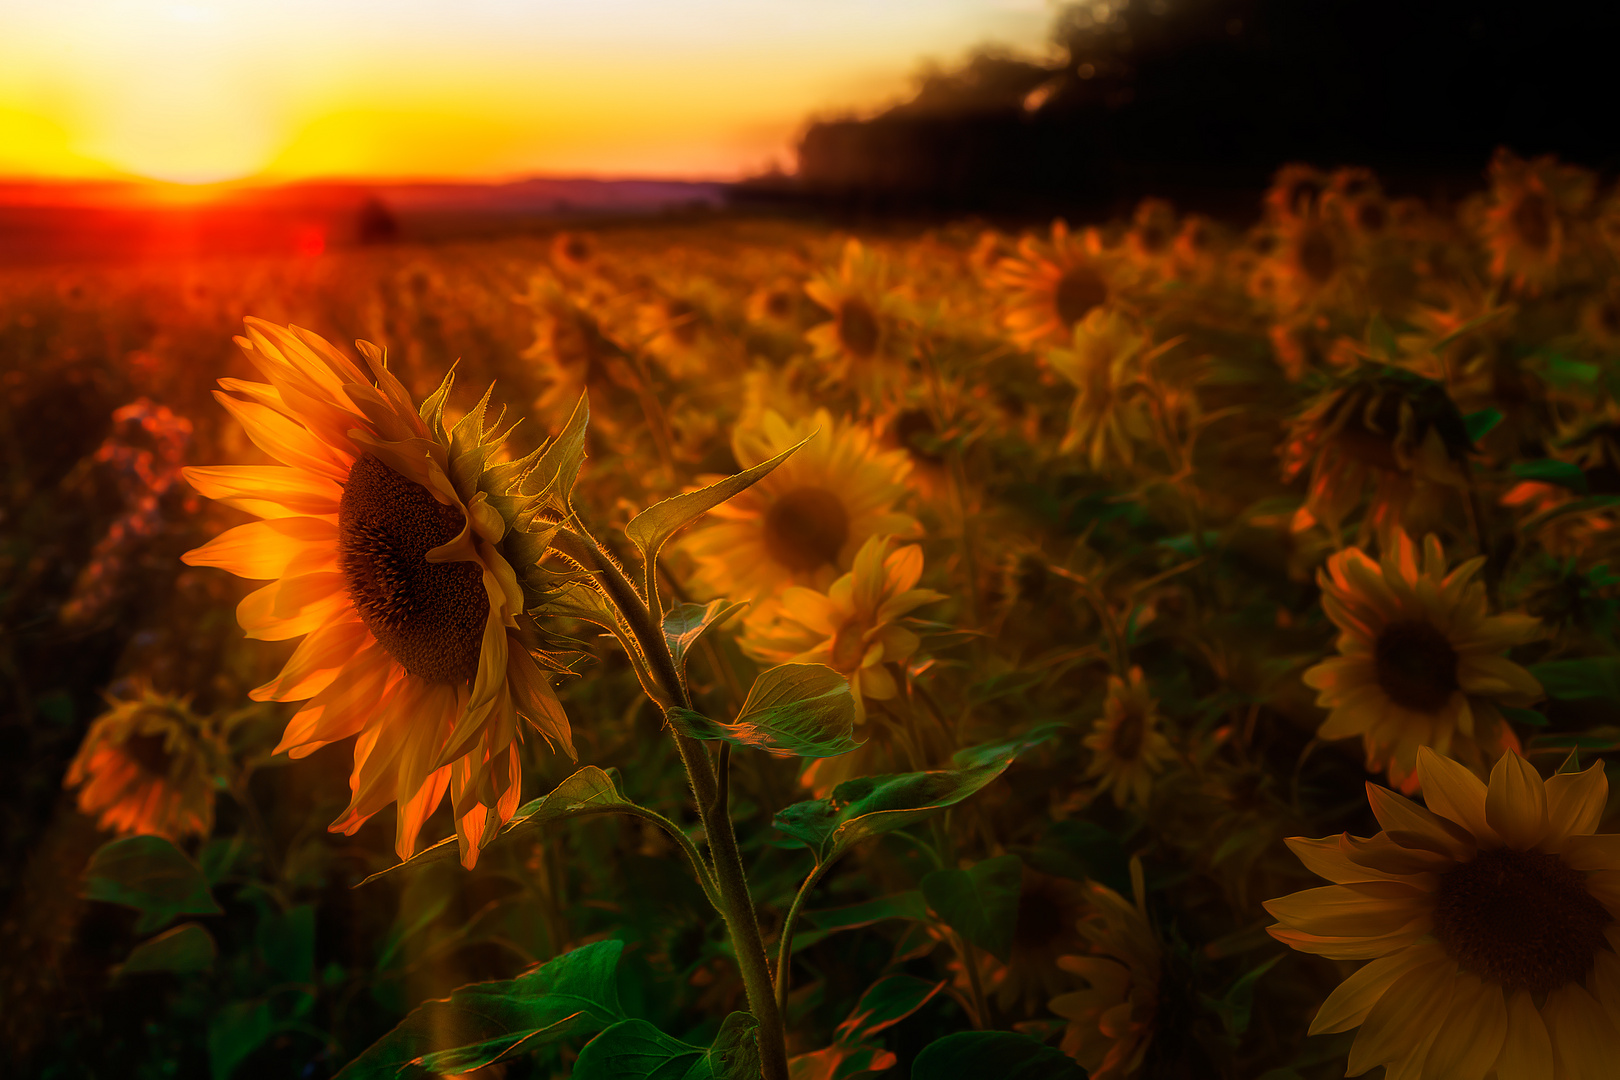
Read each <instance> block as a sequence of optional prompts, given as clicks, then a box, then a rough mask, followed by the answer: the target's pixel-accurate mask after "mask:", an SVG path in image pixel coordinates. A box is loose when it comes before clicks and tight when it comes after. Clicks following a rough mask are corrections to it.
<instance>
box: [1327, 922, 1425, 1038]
mask: <svg viewBox="0 0 1620 1080" xmlns="http://www.w3.org/2000/svg"><path fill="white" fill-rule="evenodd" d="M1444 955H1445V954H1444V953H1443V952H1441V950H1440V946H1439V945H1436V944H1433V943H1427V944H1418V945H1414V946H1412V947H1411V948H1409V949H1402V950H1401V951H1400V952H1398V953H1395V954H1394V955H1392V956H1385V957H1381V958H1380V959H1377V960H1373V961H1371V962H1369V963H1367V964H1364V965H1363V966H1362V967H1361V968H1360V969H1358V970H1357V971H1356V972H1355V973H1354V974H1352V975H1351V976H1350V977H1349V978H1348V979H1346V980H1344V982H1342V983H1340V984H1339V985H1338V987H1337V988H1335V989H1334V991H1333V993H1331V994H1329V995H1328V996H1327V1000H1326V1001H1324V1002H1322V1007H1321V1008H1320V1009H1318V1010H1316V1018H1315V1019H1314V1020H1312V1021H1311V1029H1310V1034H1312V1035H1326V1034H1332V1033H1333V1032H1338V1031H1349V1030H1350V1029H1351V1028H1353V1027H1359V1026H1361V1024H1362V1023H1363V1022H1364V1021H1365V1020H1366V1019H1367V1014H1368V1013H1369V1012H1371V1011H1372V1007H1373V1006H1374V1005H1376V1004H1377V1003H1378V1000H1379V999H1380V998H1381V997H1383V996H1384V992H1385V991H1386V990H1388V989H1389V988H1390V987H1391V986H1393V985H1394V984H1395V983H1396V982H1398V981H1399V980H1400V979H1401V978H1402V977H1403V976H1405V975H1406V974H1407V973H1408V972H1410V971H1412V970H1413V969H1414V968H1418V967H1422V966H1423V965H1425V964H1432V963H1434V962H1435V961H1436V960H1440V959H1444Z"/></svg>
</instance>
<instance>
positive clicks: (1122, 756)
mask: <svg viewBox="0 0 1620 1080" xmlns="http://www.w3.org/2000/svg"><path fill="white" fill-rule="evenodd" d="M1146 741H1147V717H1145V716H1143V715H1142V713H1141V712H1140V711H1138V710H1137V709H1135V708H1127V709H1126V710H1125V714H1124V715H1123V716H1121V717H1120V718H1119V724H1118V726H1116V727H1115V728H1114V740H1113V744H1112V745H1111V746H1110V747H1109V749H1110V750H1112V751H1113V754H1114V756H1115V757H1117V758H1118V759H1119V760H1121V761H1127V762H1129V761H1135V760H1136V759H1137V758H1138V757H1140V756H1141V755H1142V744H1143V743H1144V742H1146Z"/></svg>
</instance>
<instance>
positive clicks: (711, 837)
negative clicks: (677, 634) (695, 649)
mask: <svg viewBox="0 0 1620 1080" xmlns="http://www.w3.org/2000/svg"><path fill="white" fill-rule="evenodd" d="M553 546H554V547H555V548H556V549H557V550H558V551H559V552H561V553H562V554H563V555H565V556H567V557H568V558H569V559H571V560H572V561H574V562H575V563H578V564H579V565H580V566H582V567H584V568H585V569H586V570H587V571H589V572H590V573H591V574H592V575H593V576H594V577H595V579H596V581H597V583H598V584H599V585H600V586H601V588H602V591H603V592H605V593H606V594H607V596H608V598H609V599H610V600H612V601H613V606H614V607H615V608H616V609H618V612H619V614H620V616H621V617H622V618H623V619H624V621H625V625H626V628H627V629H628V630H629V631H630V633H631V635H632V636H633V637H634V638H635V640H636V643H637V644H638V645H639V646H640V647H641V652H642V655H643V657H644V658H645V659H646V661H647V666H648V668H649V669H650V670H651V672H652V675H653V678H654V679H655V680H657V682H658V685H659V688H660V689H662V690H663V692H664V693H665V694H666V695H667V696H668V698H669V700H670V701H672V702H674V703H675V704H677V705H680V706H681V707H682V708H691V706H692V702H691V698H690V697H689V696H688V694H687V692H686V686H685V684H684V683H683V682H682V681H681V678H680V676H679V674H678V673H677V671H676V668H675V659H674V657H673V656H671V655H670V651H669V643H668V642H667V641H665V640H664V632H663V627H661V626H658V625H656V623H655V620H654V619H653V617H652V612H651V611H649V610H648V608H647V604H646V601H645V600H643V598H642V597H641V595H640V594H639V593H637V592H636V588H635V586H634V585H632V584H630V579H629V578H627V577H625V575H624V571H623V570H621V569H620V568H619V566H618V564H617V563H615V562H614V561H613V560H612V559H610V558H608V557H607V556H606V555H605V554H604V553H603V552H602V550H601V548H600V547H599V546H598V545H597V544H596V542H595V541H594V540H592V539H590V538H589V536H586V535H581V534H580V533H577V532H575V531H573V530H572V529H570V528H567V527H564V528H562V529H560V530H558V532H557V537H556V539H555V540H554V541H553ZM672 734H673V736H674V739H675V746H676V749H677V750H679V751H680V755H681V760H682V761H683V762H684V763H685V764H686V773H687V776H688V777H689V778H690V780H691V782H692V796H693V798H694V799H695V800H696V802H697V806H698V813H699V814H700V815H701V816H702V818H703V829H704V833H705V835H706V836H707V837H708V841H709V852H710V855H711V857H712V858H713V860H714V876H715V881H716V883H717V884H718V885H719V887H720V902H721V913H722V914H723V915H724V917H725V920H726V929H727V930H729V931H730V933H731V944H732V947H733V949H735V951H736V953H737V967H738V969H739V970H740V971H741V972H742V977H743V985H744V986H745V987H746V988H747V991H748V1009H749V1011H750V1012H751V1013H753V1014H754V1019H756V1020H758V1021H759V1049H760V1060H761V1064H762V1065H763V1066H764V1076H765V1080H788V1065H787V1038H786V1033H785V1032H784V1030H783V1027H782V1013H781V1011H780V1010H779V1009H778V1008H777V1007H776V995H775V993H774V988H773V987H772V985H771V972H770V966H769V964H768V962H767V961H766V959H765V941H764V939H763V938H762V937H761V936H760V932H759V919H758V917H757V916H756V915H755V913H754V900H753V897H751V896H750V895H749V893H748V875H747V872H746V871H745V870H744V869H743V863H742V852H741V851H740V850H739V849H738V847H737V833H736V831H735V830H734V829H733V828H732V823H731V813H730V806H729V805H728V799H727V798H725V797H724V795H723V788H722V785H721V782H720V779H719V777H718V776H716V774H715V770H714V763H713V762H712V761H710V760H709V755H708V752H707V751H706V750H705V749H704V747H703V744H702V743H700V742H698V741H697V740H696V739H690V738H688V737H686V736H685V735H682V734H680V733H679V732H672Z"/></svg>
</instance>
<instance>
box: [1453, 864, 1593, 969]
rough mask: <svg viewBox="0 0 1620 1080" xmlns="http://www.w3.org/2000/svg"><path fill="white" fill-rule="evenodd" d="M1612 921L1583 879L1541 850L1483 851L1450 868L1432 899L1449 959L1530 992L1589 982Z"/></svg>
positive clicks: (1465, 967) (1463, 966)
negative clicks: (1604, 935) (1578, 981)
mask: <svg viewBox="0 0 1620 1080" xmlns="http://www.w3.org/2000/svg"><path fill="white" fill-rule="evenodd" d="M1609 922H1610V917H1609V913H1608V911H1607V910H1606V909H1605V908H1604V907H1603V905H1602V904H1601V903H1599V902H1598V901H1597V900H1596V899H1595V898H1593V896H1592V894H1591V893H1589V892H1587V891H1586V885H1585V882H1584V880H1583V878H1582V876H1581V875H1580V874H1579V873H1577V872H1576V871H1574V870H1572V869H1570V868H1569V867H1568V866H1566V865H1565V864H1564V862H1563V860H1561V859H1560V858H1558V856H1556V855H1548V854H1545V853H1543V852H1540V851H1510V850H1507V849H1502V850H1498V851H1482V852H1480V853H1479V855H1478V857H1476V858H1475V859H1474V861H1472V862H1466V863H1462V864H1461V865H1459V866H1458V867H1457V868H1456V869H1454V870H1450V871H1447V872H1446V873H1445V874H1444V875H1443V876H1442V877H1441V878H1440V887H1439V889H1438V890H1437V891H1436V892H1435V897H1434V936H1435V937H1436V938H1437V939H1438V940H1439V942H1440V944H1441V946H1442V947H1443V948H1444V949H1445V950H1446V955H1447V956H1449V957H1451V958H1452V959H1453V960H1455V961H1456V962H1457V963H1458V965H1459V966H1461V967H1462V968H1464V969H1465V970H1468V971H1471V972H1473V973H1474V974H1476V975H1478V976H1479V977H1480V978H1482V979H1489V980H1492V981H1494V982H1497V983H1500V984H1501V985H1502V986H1503V987H1505V988H1506V989H1508V990H1518V989H1524V990H1528V991H1530V992H1531V993H1532V994H1544V993H1546V992H1548V991H1550V990H1556V989H1557V988H1558V987H1560V986H1563V985H1565V984H1566V983H1571V982H1574V981H1576V980H1578V979H1584V978H1585V977H1586V974H1587V972H1589V971H1591V970H1592V960H1593V958H1594V957H1595V956H1596V955H1597V951H1598V949H1600V948H1602V947H1603V946H1604V937H1603V928H1604V927H1605V926H1607V925H1608V924H1609Z"/></svg>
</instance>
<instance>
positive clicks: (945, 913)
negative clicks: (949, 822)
mask: <svg viewBox="0 0 1620 1080" xmlns="http://www.w3.org/2000/svg"><path fill="white" fill-rule="evenodd" d="M1023 880H1024V864H1023V862H1022V861H1021V860H1020V859H1019V858H1018V856H1017V855H1001V856H997V857H996V858H994V859H985V860H984V861H983V862H979V863H975V864H974V865H972V866H970V867H969V868H968V869H966V870H935V871H934V872H933V873H931V874H929V875H928V876H927V877H925V878H923V879H922V882H921V888H922V894H923V896H925V897H926V898H927V899H928V903H929V906H930V907H932V908H933V909H934V910H935V911H936V912H938V913H939V917H940V918H941V919H944V920H945V923H946V925H948V926H949V927H950V928H951V929H952V930H955V931H956V932H957V933H958V934H961V935H962V936H963V937H964V938H966V939H967V940H968V941H969V942H971V943H972V944H974V945H977V946H978V947H979V948H981V949H984V950H985V951H987V952H989V953H990V955H992V956H994V957H995V958H996V959H998V960H1000V961H1001V962H1002V963H1006V962H1007V961H1008V960H1009V959H1010V958H1011V953H1012V942H1013V930H1014V929H1015V928H1016V927H1017V924H1018V894H1019V892H1020V891H1021V888H1022V885H1023Z"/></svg>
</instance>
